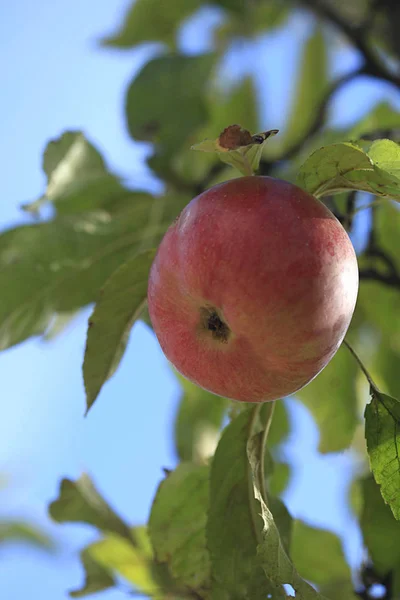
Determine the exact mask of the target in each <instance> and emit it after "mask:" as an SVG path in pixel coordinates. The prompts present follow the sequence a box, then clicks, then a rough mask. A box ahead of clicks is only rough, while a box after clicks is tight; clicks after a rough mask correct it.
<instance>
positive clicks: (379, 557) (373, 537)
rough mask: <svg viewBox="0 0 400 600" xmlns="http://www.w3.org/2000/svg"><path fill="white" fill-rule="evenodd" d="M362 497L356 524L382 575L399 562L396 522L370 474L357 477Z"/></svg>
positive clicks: (397, 526) (399, 533) (399, 531)
mask: <svg viewBox="0 0 400 600" xmlns="http://www.w3.org/2000/svg"><path fill="white" fill-rule="evenodd" d="M361 490H362V497H363V506H362V513H361V518H360V525H361V529H362V533H363V537H364V543H365V545H366V546H367V549H368V554H369V556H370V558H371V560H372V561H373V563H374V567H375V568H376V570H377V571H378V572H379V573H380V574H381V575H385V574H386V573H388V571H390V570H391V569H394V568H395V567H398V566H399V564H400V545H399V536H400V523H399V522H398V521H396V520H395V519H394V517H393V514H392V512H391V510H390V508H389V506H387V504H385V502H384V500H383V498H382V495H381V493H380V491H379V486H378V485H377V484H376V483H375V481H374V479H373V477H372V476H367V477H364V478H363V479H361Z"/></svg>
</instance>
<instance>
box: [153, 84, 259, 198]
mask: <svg viewBox="0 0 400 600" xmlns="http://www.w3.org/2000/svg"><path fill="white" fill-rule="evenodd" d="M207 110H208V112H209V119H208V123H207V125H205V126H204V127H203V128H202V129H201V131H199V132H198V134H197V135H196V138H197V139H198V140H202V139H206V138H210V140H209V148H210V149H211V150H213V149H214V142H213V141H212V138H215V136H216V135H217V134H218V133H219V132H221V131H223V130H224V129H225V127H226V126H227V124H228V123H241V124H243V126H244V127H246V128H247V129H248V130H249V131H257V130H258V126H259V123H258V110H257V103H256V90H255V85H254V81H253V80H252V78H251V77H245V78H244V79H243V80H242V81H240V82H239V83H238V84H237V85H234V86H232V87H231V88H228V89H227V86H226V85H224V86H223V87H222V88H221V86H219V87H218V88H217V89H215V90H214V91H212V92H211V93H210V94H208V95H207ZM216 162H217V156H216V155H215V154H211V153H210V152H201V153H199V152H189V151H187V149H186V148H184V149H183V150H182V152H180V153H179V155H178V156H175V157H174V156H173V157H171V156H170V155H165V156H161V155H155V156H152V157H151V158H150V159H149V160H148V163H149V165H150V167H151V168H153V170H154V171H155V172H156V173H158V174H159V175H160V177H162V178H164V177H165V178H166V179H167V180H168V178H169V175H170V172H168V170H169V171H171V169H172V171H173V172H176V173H178V174H179V177H180V179H183V180H184V181H185V182H187V183H188V185H191V186H193V184H194V182H200V181H202V180H203V179H204V178H205V177H206V176H207V173H208V172H209V170H210V169H211V168H212V165H214V164H215V163H216ZM165 165H167V166H165ZM165 169H167V172H165ZM171 183H172V184H173V181H172V182H171ZM212 183H214V182H212Z"/></svg>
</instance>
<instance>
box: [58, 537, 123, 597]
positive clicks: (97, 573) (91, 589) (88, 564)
mask: <svg viewBox="0 0 400 600" xmlns="http://www.w3.org/2000/svg"><path fill="white" fill-rule="evenodd" d="M81 562H82V566H83V568H84V571H85V581H84V584H83V585H82V587H81V588H77V589H76V590H72V591H70V592H69V595H70V596H71V597H72V598H82V597H83V596H87V595H89V594H96V593H97V592H101V591H103V590H107V589H109V588H111V587H114V585H115V580H114V577H113V576H112V574H111V573H110V571H109V570H108V569H106V568H105V567H103V566H102V565H100V564H99V563H98V562H97V561H96V560H94V558H93V557H92V556H91V553H90V546H89V547H88V548H85V549H84V550H83V551H82V552H81Z"/></svg>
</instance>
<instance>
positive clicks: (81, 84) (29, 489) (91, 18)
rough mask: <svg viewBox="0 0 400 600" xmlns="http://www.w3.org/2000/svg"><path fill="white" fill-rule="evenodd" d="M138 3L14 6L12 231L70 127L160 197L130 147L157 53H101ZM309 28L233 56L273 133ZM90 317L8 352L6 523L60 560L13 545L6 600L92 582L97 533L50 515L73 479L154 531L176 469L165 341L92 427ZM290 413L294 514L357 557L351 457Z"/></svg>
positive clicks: (296, 408)
mask: <svg viewBox="0 0 400 600" xmlns="http://www.w3.org/2000/svg"><path fill="white" fill-rule="evenodd" d="M126 6H127V2H125V1H123V0H114V1H113V2H109V1H107V0H69V2H66V1H65V0H60V1H59V2H52V1H50V0H41V2H35V3H34V2H31V0H19V2H15V3H2V6H1V7H0V53H1V56H2V57H3V64H2V92H3V93H2V94H1V97H0V111H1V115H2V117H3V118H2V134H1V139H0V164H1V165H2V202H1V204H0V225H1V226H2V227H3V228H4V227H8V226H10V225H11V224H14V223H17V222H21V221H22V220H23V219H26V217H25V216H24V215H23V214H21V212H20V211H19V205H20V204H22V203H24V202H27V201H29V200H32V199H34V198H36V197H37V196H39V195H40V194H41V193H42V191H43V186H44V177H43V174H42V172H41V167H40V165H41V154H42V151H43V149H44V147H45V145H46V143H47V141H48V140H49V139H50V138H54V137H57V136H58V135H60V134H61V133H62V132H63V131H64V130H65V129H83V130H84V131H85V133H86V134H87V135H88V136H89V138H90V139H91V140H92V141H93V142H95V143H96V144H97V146H98V147H99V149H100V150H101V151H103V153H104V155H105V157H106V159H107V160H108V162H109V164H110V166H111V167H113V168H114V169H116V170H117V171H118V172H119V173H121V174H123V175H125V176H127V177H128V178H129V180H130V181H131V182H132V183H133V184H135V185H136V186H137V187H141V186H147V187H150V188H151V189H158V186H157V184H155V183H154V182H152V181H151V180H150V179H149V172H148V170H147V169H146V167H145V165H144V164H143V161H142V158H143V156H144V154H145V151H146V149H145V147H144V146H138V145H134V144H133V143H132V142H131V141H130V140H129V138H128V135H127V133H126V130H125V127H124V119H123V98H124V92H125V88H126V86H127V84H128V83H129V81H130V79H131V77H132V75H133V74H134V72H136V70H137V69H138V67H139V65H140V64H142V62H143V60H145V58H146V57H147V56H148V55H149V53H148V49H145V50H143V51H140V52H139V53H135V52H126V53H120V52H112V51H110V50H107V51H105V50H101V49H100V48H99V47H98V46H97V44H96V40H97V39H98V37H99V36H100V35H101V34H105V33H109V32H110V31H111V30H112V29H113V28H114V27H115V25H116V24H117V23H118V22H119V19H120V16H121V11H122V10H123V9H124V7H126ZM201 18H202V19H209V22H210V23H212V22H216V21H217V20H218V18H219V17H218V12H213V13H212V14H211V15H210V13H208V14H203V15H202V17H201ZM195 31H198V29H197V28H196V27H195V26H194V25H193V24H192V25H188V26H187V27H186V28H185V29H184V31H183V33H182V36H181V43H182V46H183V47H184V48H186V49H190V50H191V51H193V50H196V51H199V50H202V49H204V48H205V47H206V45H207V43H208V40H207V36H206V35H205V36H203V37H199V36H198V35H197V34H194V33H193V32H195ZM306 33H307V22H306V21H305V22H303V21H301V20H296V21H295V22H293V23H292V27H291V35H290V36H289V35H288V34H287V33H285V32H283V33H282V32H276V33H273V34H272V35H271V36H270V37H269V38H268V39H267V40H262V41H260V42H257V44H249V45H248V46H247V47H245V48H244V47H243V43H242V45H238V46H237V47H236V49H234V50H233V51H232V53H231V55H230V57H229V59H228V60H227V61H226V68H227V69H232V68H233V65H234V66H235V71H237V72H245V71H247V70H251V71H252V72H254V73H255V76H256V77H257V80H258V81H261V73H262V72H263V81H264V82H266V83H265V89H264V90H263V92H264V93H265V99H266V100H265V105H263V107H262V113H263V114H262V116H263V118H265V119H266V128H272V127H280V126H281V125H282V123H283V121H284V110H285V109H286V108H287V100H288V97H289V91H290V89H291V84H292V82H293V77H294V73H295V67H296V60H297V44H298V40H299V39H303V38H304V35H305V34H306ZM256 46H257V48H258V49H260V50H262V51H263V52H266V51H268V54H267V55H268V57H269V60H268V61H265V63H260V62H259V61H258V62H257V64H255V65H253V66H251V67H249V66H248V65H249V64H250V61H247V60H246V57H247V58H248V57H250V56H251V55H252V52H253V51H254V49H255V47H256ZM239 50H240V51H243V50H245V55H244V59H242V61H241V62H240V63H239V64H238V63H237V62H235V61H237V56H238V51H239ZM4 57H6V60H4ZM336 57H337V60H336V62H335V71H336V72H338V71H342V70H346V69H349V68H351V67H352V66H354V65H355V64H356V62H357V57H355V56H354V55H353V54H351V53H349V52H348V51H345V50H344V49H343V48H341V49H338V51H337V53H336ZM253 62H254V61H253ZM282 73H285V77H282ZM392 96H393V94H392V92H391V90H390V89H389V88H388V87H386V86H377V85H376V84H375V83H373V82H369V81H366V80H363V81H360V82H359V83H358V84H357V85H355V86H353V87H352V89H346V90H344V91H343V92H341V93H340V94H338V95H337V97H336V98H335V101H334V112H333V115H332V118H333V120H334V121H336V122H337V121H339V120H340V122H342V121H344V122H350V121H351V120H352V119H354V118H356V117H357V116H359V114H360V113H362V112H364V111H365V110H367V109H368V108H369V107H371V106H372V105H373V104H374V102H375V101H376V100H377V99H378V98H383V97H385V98H386V97H392ZM360 226H362V223H361V222H360ZM0 301H1V300H0ZM88 314H89V311H88V310H87V311H85V314H84V315H83V316H82V318H79V319H78V320H77V321H76V322H75V323H74V324H73V325H72V326H71V327H70V328H69V329H68V330H67V332H66V333H64V334H63V335H62V336H61V337H60V338H58V339H57V340H55V341H53V342H51V343H44V342H42V341H40V340H30V341H28V342H26V343H24V344H22V345H20V346H18V347H16V348H12V349H10V350H8V351H7V352H4V353H3V354H2V355H1V357H0V379H1V382H2V394H1V397H2V400H1V410H2V419H1V421H0V473H3V472H4V473H5V474H7V475H9V479H10V482H9V483H10V487H9V489H8V491H6V492H3V493H2V495H1V505H0V516H1V515H17V514H18V515H22V516H26V517H32V518H33V519H35V520H36V521H37V522H38V523H41V524H42V525H43V526H44V527H45V528H46V529H47V530H48V531H49V532H52V533H53V534H55V535H56V536H57V538H58V539H59V540H60V551H59V553H58V554H57V555H56V556H54V557H48V556H46V555H43V554H42V553H40V552H37V551H32V550H31V549H27V548H22V547H21V546H9V547H7V548H5V549H2V550H1V555H0V558H1V562H0V598H7V600H25V599H26V598H27V597H30V598H41V600H50V599H51V600H64V599H66V598H67V597H68V596H67V593H66V590H67V589H69V588H73V587H77V586H78V585H79V584H80V582H81V577H82V571H81V569H80V566H79V562H78V560H77V551H78V549H79V548H80V547H81V546H82V545H83V544H85V543H86V542H87V541H90V540H91V539H93V537H94V536H93V532H91V531H90V530H89V529H86V528H82V527H80V526H68V527H67V526H64V527H59V526H54V525H52V524H51V523H50V522H49V521H48V520H47V518H46V505H47V503H48V502H49V501H50V500H51V499H53V498H54V497H55V496H56V494H57V489H58V484H59V480H60V479H61V477H64V476H68V477H73V478H75V477H78V476H79V475H80V473H81V472H82V471H83V470H86V471H88V472H89V473H90V474H91V475H92V476H93V478H94V479H95V481H96V483H97V485H98V487H99V488H100V489H101V490H102V491H103V493H104V494H105V496H106V497H107V498H109V500H110V501H111V503H112V504H113V505H114V506H115V508H116V509H117V510H118V511H119V512H120V513H121V514H122V516H124V517H125V518H126V519H127V520H128V521H129V522H132V523H142V522H144V521H145V520H146V519H147V516H148V510H149V506H150V503H151V499H152V496H153V494H154V491H155V488H156V486H157V484H158V482H159V480H160V478H161V477H162V467H164V466H165V467H171V466H173V465H174V462H175V456H174V451H173V443H172V439H171V429H172V423H173V418H174V411H175V408H176V405H177V401H178V395H179V390H178V386H177V384H176V381H175V380H174V377H173V375H172V373H171V371H170V369H169V367H168V365H167V363H166V360H165V359H164V357H163V355H162V352H161V350H160V349H159V347H158V344H157V341H156V340H155V338H154V337H153V336H152V335H151V334H150V333H149V331H148V330H147V329H146V327H145V326H144V325H142V324H138V325H136V326H135V328H134V332H133V335H132V337H131V341H130V344H129V346H128V351H127V352H126V355H125V357H124V359H123V362H122V365H121V368H120V369H119V371H118V373H117V375H116V376H115V377H114V379H113V380H112V381H111V382H110V383H108V384H107V386H106V387H105V389H104V391H103V392H102V394H101V397H100V398H99V401H98V402H97V403H96V405H95V406H94V408H93V409H92V411H91V412H90V415H89V417H88V418H86V419H84V417H83V413H84V390H83V384H82V377H81V362H82V357H83V350H84V343H85V332H86V324H85V318H87V316H88ZM289 405H290V406H291V408H292V419H293V422H294V424H295V425H294V434H293V436H292V437H291V439H290V441H289V443H288V444H287V447H286V454H287V456H288V458H289V459H290V460H291V461H292V462H294V463H295V465H296V468H297V475H296V478H295V479H294V481H292V484H291V486H290V489H289V491H288V494H287V498H286V499H287V502H288V505H289V508H290V509H291V511H292V513H293V514H294V515H295V516H301V517H303V518H305V519H307V520H308V521H310V522H311V523H315V524H318V525H321V526H326V527H329V528H331V529H333V530H335V531H337V532H339V533H341V534H343V535H344V536H345V542H346V551H347V552H348V555H349V557H350V558H351V560H352V562H353V563H356V562H357V561H358V560H359V559H360V545H359V538H358V537H357V534H356V532H355V531H354V528H353V529H352V524H351V520H350V516H349V515H348V514H347V512H346V510H345V508H344V504H343V494H344V491H343V486H344V484H345V483H346V478H347V479H348V478H349V476H350V466H351V457H350V455H349V454H348V453H342V454H340V455H331V456H327V457H321V456H318V455H317V454H316V451H315V450H316V446H317V443H318V434H317V431H316V429H315V427H314V425H313V423H312V421H311V419H310V416H309V415H308V413H307V411H306V410H305V409H304V408H303V407H302V406H301V405H299V404H297V403H296V402H295V401H294V400H291V401H290V402H289ZM316 482H318V488H319V489H318V494H316V492H315V489H316V485H317V483H316ZM346 532H347V535H345V534H346ZM348 532H351V534H352V535H349V533H348ZM123 597H126V596H124V595H123V594H122V593H121V592H118V591H115V592H114V591H112V592H106V593H104V594H102V598H103V600H118V599H121V598H123Z"/></svg>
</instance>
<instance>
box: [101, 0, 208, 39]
mask: <svg viewBox="0 0 400 600" xmlns="http://www.w3.org/2000/svg"><path fill="white" fill-rule="evenodd" d="M200 6H201V0H168V3H165V0H136V1H135V2H134V3H133V4H132V6H131V7H130V8H129V10H128V12H127V14H126V16H125V17H124V19H123V22H122V23H121V26H120V27H119V29H118V31H117V32H116V33H115V34H113V35H111V36H109V37H106V38H104V39H103V40H102V44H103V45H104V46H111V47H114V48H132V47H133V46H136V45H137V44H141V43H143V42H152V41H154V42H163V43H165V44H167V45H168V46H171V47H174V45H175V37H176V32H177V29H178V27H179V25H180V24H181V23H182V21H184V20H185V19H186V17H188V16H189V15H191V14H192V13H193V12H194V11H195V10H196V9H197V8H199V7H200Z"/></svg>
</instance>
